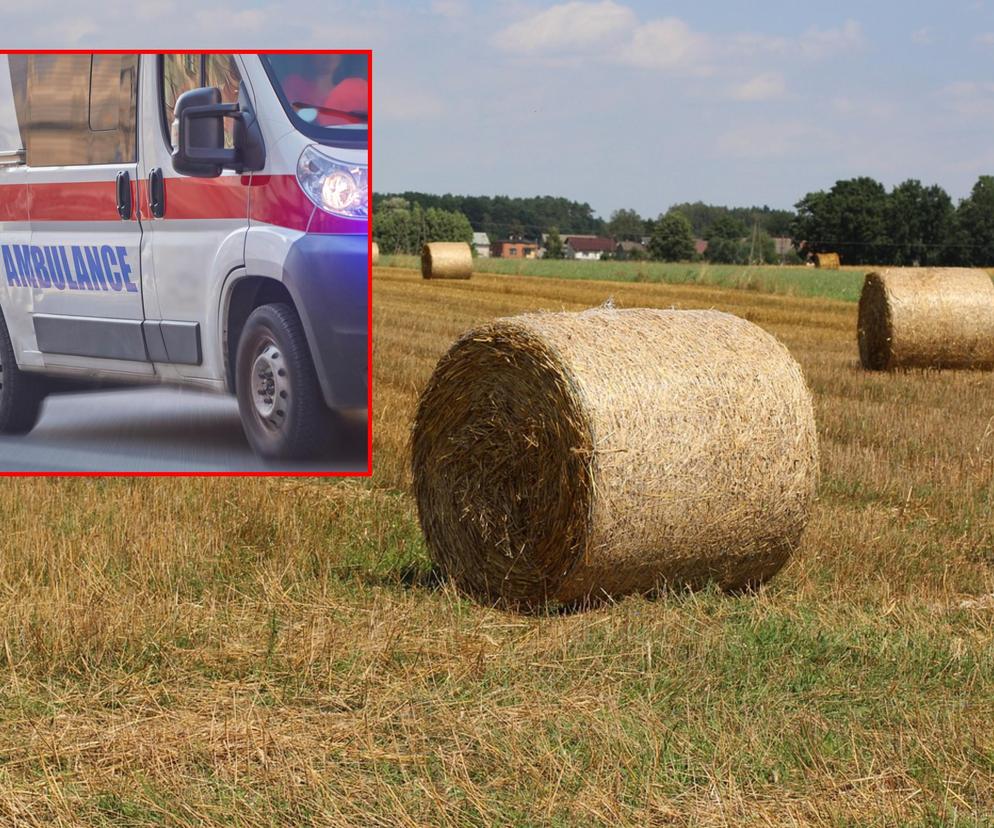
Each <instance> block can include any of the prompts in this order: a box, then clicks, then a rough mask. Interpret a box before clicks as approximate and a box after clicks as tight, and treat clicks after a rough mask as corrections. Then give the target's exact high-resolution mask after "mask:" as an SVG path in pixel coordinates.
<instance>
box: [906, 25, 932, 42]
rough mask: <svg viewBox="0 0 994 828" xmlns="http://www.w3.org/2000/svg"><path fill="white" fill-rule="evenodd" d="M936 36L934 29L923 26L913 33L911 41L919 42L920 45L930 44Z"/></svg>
mask: <svg viewBox="0 0 994 828" xmlns="http://www.w3.org/2000/svg"><path fill="white" fill-rule="evenodd" d="M933 38H934V35H933V32H932V29H931V28H929V27H928V26H923V27H922V28H920V29H918V30H916V31H914V32H912V33H911V42H912V43H917V44H918V45H919V46H930V45H931V44H932V40H933Z"/></svg>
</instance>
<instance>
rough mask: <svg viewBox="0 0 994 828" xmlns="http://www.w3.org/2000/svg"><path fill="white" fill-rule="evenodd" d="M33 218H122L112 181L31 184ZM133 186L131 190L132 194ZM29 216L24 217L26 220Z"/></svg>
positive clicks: (112, 219)
mask: <svg viewBox="0 0 994 828" xmlns="http://www.w3.org/2000/svg"><path fill="white" fill-rule="evenodd" d="M28 193H29V201H30V204H29V205H28V215H30V216H31V221H120V220H121V217H120V216H119V215H118V214H117V185H116V184H115V183H114V182H113V181H75V182H73V183H72V184H64V183H62V182H59V183H47V184H34V183H32V184H29V185H28ZM133 194H134V190H132V195H133ZM27 218H28V216H27V215H26V216H25V217H24V220H27Z"/></svg>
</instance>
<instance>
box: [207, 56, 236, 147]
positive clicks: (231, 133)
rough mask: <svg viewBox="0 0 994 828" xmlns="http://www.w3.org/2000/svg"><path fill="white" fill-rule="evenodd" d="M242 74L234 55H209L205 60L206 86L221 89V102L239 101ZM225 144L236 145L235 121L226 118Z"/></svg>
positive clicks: (227, 145)
mask: <svg viewBox="0 0 994 828" xmlns="http://www.w3.org/2000/svg"><path fill="white" fill-rule="evenodd" d="M241 82H242V76H241V74H240V73H239V71H238V64H237V63H236V62H235V56H234V55H207V57H206V59H205V60H204V86H216V87H217V88H218V89H220V90H221V103H238V86H239V84H241ZM224 146H225V147H227V148H228V149H231V148H232V147H234V146H235V121H234V119H233V118H225V119H224Z"/></svg>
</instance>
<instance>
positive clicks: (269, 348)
mask: <svg viewBox="0 0 994 828" xmlns="http://www.w3.org/2000/svg"><path fill="white" fill-rule="evenodd" d="M288 380H289V377H288V376H287V371H286V365H285V364H284V359H283V354H282V353H280V350H279V348H277V347H276V344H275V343H274V342H272V341H271V340H267V341H266V342H264V343H263V345H262V350H261V351H260V352H259V356H257V357H256V358H255V364H254V365H253V366H252V402H253V403H254V405H255V411H256V414H258V415H259V419H260V420H262V422H263V423H264V424H265V425H267V426H268V427H269V428H274V429H277V428H280V427H282V425H283V423H284V422H286V412H287V409H288V408H289V405H290V383H289V382H288Z"/></svg>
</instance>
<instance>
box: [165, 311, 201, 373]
mask: <svg viewBox="0 0 994 828" xmlns="http://www.w3.org/2000/svg"><path fill="white" fill-rule="evenodd" d="M159 330H160V331H161V333H162V341H163V342H165V344H166V353H167V354H169V360H168V361H169V362H173V363H177V364H179V365H200V363H201V361H202V359H203V357H202V355H201V353H200V325H198V324H197V323H196V322H169V321H168V320H165V319H163V320H162V321H161V322H160V323H159Z"/></svg>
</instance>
